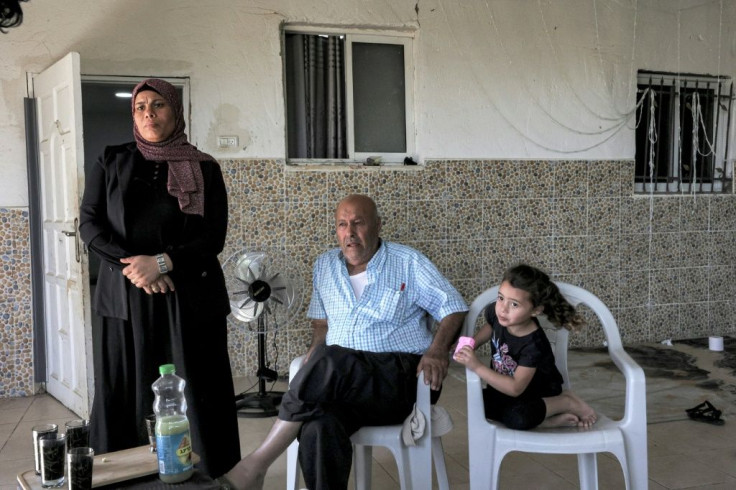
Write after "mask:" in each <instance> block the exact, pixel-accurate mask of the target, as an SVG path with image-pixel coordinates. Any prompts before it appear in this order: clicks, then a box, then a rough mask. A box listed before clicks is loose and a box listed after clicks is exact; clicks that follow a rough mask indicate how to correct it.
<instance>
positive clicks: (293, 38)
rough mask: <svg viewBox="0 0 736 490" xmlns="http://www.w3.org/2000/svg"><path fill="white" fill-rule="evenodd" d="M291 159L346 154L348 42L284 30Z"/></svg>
mask: <svg viewBox="0 0 736 490" xmlns="http://www.w3.org/2000/svg"><path fill="white" fill-rule="evenodd" d="M285 47H286V66H285V78H286V106H287V107H286V112H287V114H286V115H287V123H286V124H287V134H288V140H287V143H288V155H289V158H347V137H346V131H345V72H344V69H343V67H344V64H345V63H344V62H345V58H344V53H345V41H344V39H341V38H340V37H339V36H318V35H309V34H291V33H289V34H286V43H285Z"/></svg>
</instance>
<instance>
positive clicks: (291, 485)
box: [286, 440, 300, 490]
mask: <svg viewBox="0 0 736 490" xmlns="http://www.w3.org/2000/svg"><path fill="white" fill-rule="evenodd" d="M299 471H300V468H299V441H296V440H295V441H294V442H292V443H291V444H290V445H289V447H288V448H287V449H286V490H299Z"/></svg>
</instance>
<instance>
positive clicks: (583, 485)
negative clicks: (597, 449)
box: [578, 453, 598, 490]
mask: <svg viewBox="0 0 736 490" xmlns="http://www.w3.org/2000/svg"><path fill="white" fill-rule="evenodd" d="M578 473H579V477H580V490H597V489H598V462H597V461H596V454H595V453H584V454H578Z"/></svg>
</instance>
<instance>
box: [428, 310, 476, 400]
mask: <svg viewBox="0 0 736 490" xmlns="http://www.w3.org/2000/svg"><path fill="white" fill-rule="evenodd" d="M466 314H467V312H465V311H462V312H458V313H451V314H449V315H447V316H446V317H445V318H443V319H442V321H440V324H439V326H438V327H437V333H435V335H434V340H433V341H432V345H430V346H429V349H427V352H425V353H424V355H423V356H422V358H421V359H420V360H419V366H417V376H419V373H420V372H421V371H424V382H425V383H427V384H428V385H429V386H430V388H432V389H433V390H439V389H440V387H441V386H442V381H443V380H444V379H445V376H447V367H448V366H449V365H450V358H449V354H450V347H451V346H452V344H454V343H455V341H456V340H457V337H458V335H459V334H460V329H461V328H462V326H463V320H465V315H466Z"/></svg>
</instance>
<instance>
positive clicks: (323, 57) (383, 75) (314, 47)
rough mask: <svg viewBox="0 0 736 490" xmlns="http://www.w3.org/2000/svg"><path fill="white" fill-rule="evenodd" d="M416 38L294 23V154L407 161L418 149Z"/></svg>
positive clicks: (289, 40)
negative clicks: (307, 27)
mask: <svg viewBox="0 0 736 490" xmlns="http://www.w3.org/2000/svg"><path fill="white" fill-rule="evenodd" d="M412 76H413V65H412V38H411V37H410V36H408V35H406V36H402V35H374V34H356V33H346V32H325V31H319V32H316V31H314V30H301V29H297V28H287V29H286V30H285V31H284V85H285V88H286V132H287V156H288V158H289V159H290V161H291V162H294V163H299V160H309V161H313V160H315V159H318V160H320V161H326V162H341V161H350V162H353V161H365V159H366V158H368V157H381V159H382V161H383V162H403V160H404V158H405V157H406V156H410V155H412V154H413V153H414V116H413V110H414V107H413V78H412Z"/></svg>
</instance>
